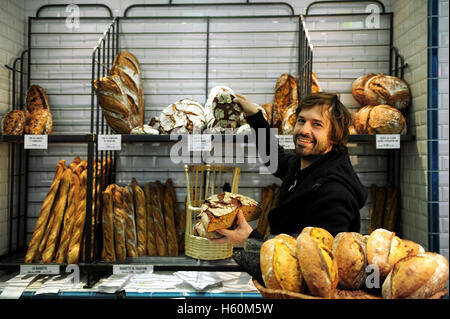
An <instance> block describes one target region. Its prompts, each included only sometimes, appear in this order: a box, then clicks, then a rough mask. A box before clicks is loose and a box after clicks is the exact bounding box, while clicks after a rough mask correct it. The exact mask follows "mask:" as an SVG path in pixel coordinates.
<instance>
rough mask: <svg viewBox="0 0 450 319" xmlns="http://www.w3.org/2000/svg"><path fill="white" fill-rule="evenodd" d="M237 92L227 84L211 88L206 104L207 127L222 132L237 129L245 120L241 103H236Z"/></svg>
mask: <svg viewBox="0 0 450 319" xmlns="http://www.w3.org/2000/svg"><path fill="white" fill-rule="evenodd" d="M234 98H235V94H234V92H233V90H232V89H230V88H229V87H226V86H216V87H214V88H212V89H211V92H210V93H209V95H208V100H207V101H206V104H205V111H206V121H207V127H208V129H211V130H218V131H220V132H223V131H225V129H236V128H238V127H239V126H241V125H242V124H245V122H244V113H243V112H242V108H241V106H240V105H239V104H237V103H234V102H233V99H234Z"/></svg>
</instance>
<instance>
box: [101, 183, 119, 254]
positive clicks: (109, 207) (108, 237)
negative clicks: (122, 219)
mask: <svg viewBox="0 0 450 319" xmlns="http://www.w3.org/2000/svg"><path fill="white" fill-rule="evenodd" d="M112 187H113V185H109V186H108V187H107V188H106V189H105V191H104V192H103V216H102V221H103V251H102V258H103V259H104V260H105V261H106V262H114V261H116V252H115V248H114V247H115V246H114V208H113V194H112Z"/></svg>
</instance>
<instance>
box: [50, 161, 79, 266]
mask: <svg viewBox="0 0 450 319" xmlns="http://www.w3.org/2000/svg"><path fill="white" fill-rule="evenodd" d="M72 163H73V162H72ZM71 165H72V164H71ZM72 167H73V168H74V170H75V169H76V166H75V165H73V166H72ZM79 193H80V176H79V175H78V174H76V173H75V172H74V173H72V183H71V185H70V189H69V196H68V198H67V211H66V213H65V214H64V222H63V227H64V228H63V231H62V234H61V239H60V240H59V246H58V251H57V253H56V257H55V262H57V263H64V262H65V261H66V259H67V249H68V248H69V242H70V237H71V235H72V230H73V225H74V223H75V210H76V207H77V200H78V195H79Z"/></svg>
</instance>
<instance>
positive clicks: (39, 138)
mask: <svg viewBox="0 0 450 319" xmlns="http://www.w3.org/2000/svg"><path fill="white" fill-rule="evenodd" d="M47 146H48V135H29V134H26V135H25V137H24V149H28V150H46V149H47Z"/></svg>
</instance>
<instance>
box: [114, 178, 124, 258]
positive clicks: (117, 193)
mask: <svg viewBox="0 0 450 319" xmlns="http://www.w3.org/2000/svg"><path fill="white" fill-rule="evenodd" d="M113 204H114V242H115V246H116V258H117V259H118V260H123V259H125V258H126V257H127V250H126V235H125V220H126V218H127V217H126V215H127V214H126V212H125V209H124V208H123V205H124V204H123V195H122V188H121V187H120V186H117V185H116V187H114V190H113Z"/></svg>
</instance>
